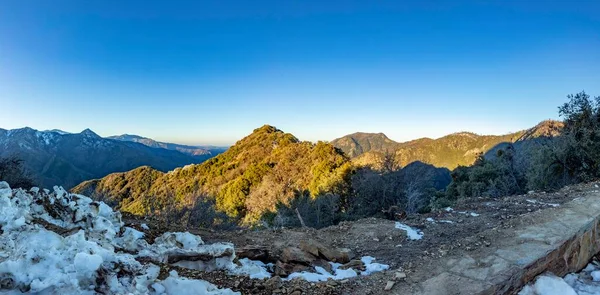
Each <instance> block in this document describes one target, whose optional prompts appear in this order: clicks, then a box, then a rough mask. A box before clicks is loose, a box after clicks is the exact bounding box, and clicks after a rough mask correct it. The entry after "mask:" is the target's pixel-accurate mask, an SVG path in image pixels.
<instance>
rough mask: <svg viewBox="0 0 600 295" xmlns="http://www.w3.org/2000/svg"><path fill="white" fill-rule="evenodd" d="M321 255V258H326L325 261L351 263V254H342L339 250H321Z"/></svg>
mask: <svg viewBox="0 0 600 295" xmlns="http://www.w3.org/2000/svg"><path fill="white" fill-rule="evenodd" d="M319 253H320V254H321V256H323V257H325V259H327V260H329V261H333V262H337V263H348V262H350V257H349V253H347V252H342V251H340V250H338V249H326V248H323V249H319Z"/></svg>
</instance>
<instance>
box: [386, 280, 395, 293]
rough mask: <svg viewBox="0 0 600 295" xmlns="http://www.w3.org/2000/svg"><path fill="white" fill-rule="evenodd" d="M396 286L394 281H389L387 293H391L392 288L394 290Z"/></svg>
mask: <svg viewBox="0 0 600 295" xmlns="http://www.w3.org/2000/svg"><path fill="white" fill-rule="evenodd" d="M394 284H396V283H395V282H394V281H387V284H385V288H384V290H385V291H390V290H392V288H394Z"/></svg>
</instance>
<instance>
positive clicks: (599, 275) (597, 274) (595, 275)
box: [590, 270, 600, 282]
mask: <svg viewBox="0 0 600 295" xmlns="http://www.w3.org/2000/svg"><path fill="white" fill-rule="evenodd" d="M590 275H591V276H592V279H593V280H594V282H599V281H600V270H595V271H592V272H591V273H590Z"/></svg>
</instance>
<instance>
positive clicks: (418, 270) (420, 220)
mask: <svg viewBox="0 0 600 295" xmlns="http://www.w3.org/2000/svg"><path fill="white" fill-rule="evenodd" d="M598 191H600V188H598V184H597V183H588V184H581V185H576V186H571V187H567V188H564V189H562V190H560V191H558V192H553V193H544V192H530V193H528V194H525V195H517V196H509V197H503V198H496V199H492V198H478V199H472V200H465V201H463V202H460V203H459V204H456V206H455V207H453V208H446V209H442V210H438V211H435V212H431V213H428V214H417V215H413V216H409V217H407V218H406V219H404V220H400V222H402V223H403V224H406V225H409V226H411V227H413V228H416V229H419V230H421V231H422V232H423V234H424V236H423V238H422V239H420V240H409V239H408V237H407V235H406V232H405V231H404V230H401V229H397V228H396V227H395V225H396V221H392V220H385V219H376V218H368V219H362V220H358V221H353V222H342V223H340V224H339V225H336V226H331V227H327V228H324V229H320V230H316V229H310V228H293V229H287V228H286V229H265V230H236V231H218V232H217V231H210V230H193V229H182V228H176V227H174V226H168V225H165V224H164V223H160V222H155V221H152V220H146V219H138V218H132V217H129V218H126V219H125V221H126V224H127V225H128V226H131V227H134V228H136V229H138V230H140V231H143V232H145V233H146V236H147V239H149V240H151V239H152V237H156V236H159V235H161V234H162V233H164V232H166V231H174V230H188V231H190V232H191V233H194V234H197V235H199V236H201V237H202V239H203V240H205V241H207V242H211V243H212V242H232V243H233V244H235V245H236V249H238V250H237V251H238V255H242V256H248V255H250V256H252V255H255V257H253V258H255V259H256V258H259V259H260V260H263V261H265V262H274V263H275V262H277V261H279V262H280V263H281V260H282V259H283V258H282V257H284V256H285V254H286V253H285V251H287V250H286V249H289V248H290V247H291V248H296V249H298V248H302V246H301V244H302V243H303V242H306V241H310V240H312V241H314V242H315V243H318V244H320V245H323V246H324V247H325V248H329V249H341V250H343V251H349V253H350V255H351V256H352V257H362V256H372V257H375V258H376V262H379V263H383V264H388V265H389V266H390V268H389V269H388V270H387V271H384V272H379V273H373V274H371V275H369V276H358V277H354V278H349V279H345V280H340V281H327V282H319V283H310V282H307V281H304V280H300V279H295V280H291V281H282V280H280V279H279V277H274V278H271V279H268V280H253V279H249V278H247V277H233V278H232V277H231V276H230V275H227V274H225V273H223V272H218V271H217V272H209V273H205V272H199V271H191V270H185V269H181V268H176V267H173V266H169V265H163V266H162V268H163V269H164V271H163V273H165V274H166V273H167V272H168V270H170V269H177V271H178V272H179V273H180V275H181V276H187V277H191V278H201V279H204V280H207V281H209V282H211V283H213V284H215V285H217V286H221V287H227V288H231V289H232V290H234V291H241V292H242V293H243V294H276V293H279V294H381V293H384V292H385V289H391V290H393V289H394V288H395V287H396V286H397V285H399V284H409V285H410V284H413V283H416V282H421V281H424V280H426V279H427V278H428V276H429V273H428V272H427V271H425V270H427V269H434V268H436V267H439V266H437V264H436V263H437V261H438V260H439V258H441V257H446V258H451V257H454V256H456V257H461V256H462V255H464V254H465V253H468V252H470V251H476V250H477V249H479V248H482V247H489V246H491V245H493V244H494V243H495V242H496V241H498V240H501V239H502V238H505V237H503V236H502V235H503V234H504V233H505V232H506V231H503V229H509V228H511V227H515V226H518V225H519V224H520V223H523V222H527V218H517V217H523V215H526V214H528V213H531V212H535V211H538V210H552V209H553V208H556V207H559V206H560V205H561V204H563V203H565V202H568V201H570V200H572V199H574V198H577V197H578V196H582V195H584V194H587V193H590V192H598ZM142 224H147V225H148V226H149V230H146V229H144V228H143V227H142ZM249 250H253V251H254V252H252V251H249ZM244 251H245V253H244ZM252 253H254V254H252ZM352 257H350V258H352Z"/></svg>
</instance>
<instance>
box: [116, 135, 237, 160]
mask: <svg viewBox="0 0 600 295" xmlns="http://www.w3.org/2000/svg"><path fill="white" fill-rule="evenodd" d="M107 138H110V139H116V140H121V141H131V142H137V143H141V144H143V145H145V146H149V147H153V148H163V149H167V150H173V151H178V152H181V153H184V154H188V155H190V156H206V155H208V156H214V155H218V154H220V153H222V152H224V151H225V150H227V148H226V147H216V146H189V145H182V144H175V143H167V142H160V141H156V140H154V139H151V138H147V137H142V136H139V135H131V134H123V135H115V136H109V137H107Z"/></svg>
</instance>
